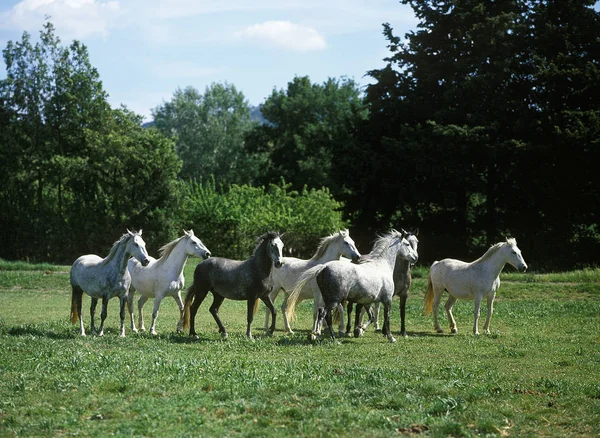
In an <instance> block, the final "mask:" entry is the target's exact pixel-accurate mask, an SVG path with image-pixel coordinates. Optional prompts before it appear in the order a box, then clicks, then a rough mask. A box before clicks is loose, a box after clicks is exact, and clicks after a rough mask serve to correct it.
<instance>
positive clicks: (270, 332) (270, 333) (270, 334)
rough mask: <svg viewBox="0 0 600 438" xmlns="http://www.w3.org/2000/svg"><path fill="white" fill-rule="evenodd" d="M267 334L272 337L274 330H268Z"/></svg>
mask: <svg viewBox="0 0 600 438" xmlns="http://www.w3.org/2000/svg"><path fill="white" fill-rule="evenodd" d="M267 336H268V337H270V338H272V337H273V332H272V331H271V330H268V331H267Z"/></svg>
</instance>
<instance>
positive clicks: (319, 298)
mask: <svg viewBox="0 0 600 438" xmlns="http://www.w3.org/2000/svg"><path fill="white" fill-rule="evenodd" d="M299 302H300V299H298V301H296V306H298V303H299ZM324 307H325V302H324V301H323V295H321V292H319V291H315V293H314V299H313V331H312V332H313V334H314V335H315V339H316V336H319V335H320V334H321V329H322V328H323V319H322V318H321V317H320V313H319V312H320V309H321V308H324ZM323 318H325V314H323Z"/></svg>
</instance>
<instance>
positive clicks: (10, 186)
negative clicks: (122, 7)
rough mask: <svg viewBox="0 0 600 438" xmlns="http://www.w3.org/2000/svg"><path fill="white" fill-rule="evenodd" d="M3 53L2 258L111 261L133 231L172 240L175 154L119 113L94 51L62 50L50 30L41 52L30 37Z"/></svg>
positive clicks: (161, 140) (46, 31) (151, 132)
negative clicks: (116, 244)
mask: <svg viewBox="0 0 600 438" xmlns="http://www.w3.org/2000/svg"><path fill="white" fill-rule="evenodd" d="M3 54H4V59H5V63H6V71H7V75H6V78H3V79H2V80H0V104H1V106H0V148H1V149H0V152H1V154H2V157H3V159H2V160H1V161H0V171H1V174H2V176H1V178H2V185H1V186H0V230H1V232H2V242H3V245H2V246H1V247H0V256H1V257H6V258H25V257H31V258H34V259H37V260H53V261H62V262H65V261H72V260H73V259H74V258H75V257H76V256H77V255H79V254H81V253H82V252H94V253H101V252H102V251H103V248H106V247H109V246H110V244H111V243H112V242H113V241H114V239H115V238H116V237H118V236H119V235H120V234H121V233H123V231H124V229H125V228H126V227H136V228H139V227H140V226H142V225H143V226H144V227H145V228H146V229H148V228H150V229H154V230H156V234H155V237H156V238H157V239H160V240H163V241H164V239H165V238H166V237H167V236H169V235H171V234H172V232H173V224H172V218H173V211H174V210H175V208H174V207H175V205H176V202H177V194H178V186H177V179H176V178H177V173H178V171H179V167H180V162H179V160H178V158H177V156H176V154H175V151H174V146H173V144H172V142H171V141H169V140H167V139H166V138H164V136H162V135H161V134H160V133H158V132H157V131H156V130H143V129H142V128H141V126H140V125H141V118H140V117H138V116H135V115H134V114H132V113H130V112H128V111H126V110H112V109H111V108H110V106H109V104H108V102H107V100H106V98H107V95H106V93H105V92H104V90H103V88H102V82H101V81H100V78H99V75H98V72H97V70H96V69H95V68H94V67H93V66H92V65H91V64H90V62H89V57H88V53H87V48H86V47H85V46H84V45H82V44H81V43H79V42H78V41H74V42H73V43H72V44H71V45H70V46H68V47H63V46H61V44H60V41H59V39H58V38H57V37H56V36H55V35H54V27H53V26H52V24H51V23H49V22H48V23H46V24H45V25H44V29H43V30H42V31H41V32H40V41H39V42H37V43H36V44H35V45H34V44H32V42H31V38H30V36H29V35H28V34H27V33H24V34H23V37H22V39H21V41H18V42H12V41H9V42H8V44H7V46H6V48H5V49H4V51H3ZM149 240H153V239H152V237H151V238H150V239H149ZM160 240H159V241H160Z"/></svg>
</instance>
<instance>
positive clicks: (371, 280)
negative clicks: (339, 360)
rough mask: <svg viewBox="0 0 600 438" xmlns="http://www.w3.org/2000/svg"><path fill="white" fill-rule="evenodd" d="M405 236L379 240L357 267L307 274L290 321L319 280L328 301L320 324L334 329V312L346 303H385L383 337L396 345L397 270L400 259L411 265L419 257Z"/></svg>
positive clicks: (338, 265)
mask: <svg viewBox="0 0 600 438" xmlns="http://www.w3.org/2000/svg"><path fill="white" fill-rule="evenodd" d="M404 237H405V234H404V233H400V232H398V231H396V230H392V231H390V232H389V233H387V234H386V235H384V236H381V237H380V238H379V239H377V241H376V242H375V244H374V246H373V251H371V253H370V256H369V257H368V258H367V259H365V260H364V261H363V260H361V261H359V263H357V264H354V263H345V262H343V261H341V260H336V261H332V262H329V263H325V264H323V265H318V266H316V267H314V268H312V269H309V270H308V271H306V272H305V273H304V274H303V275H302V276H301V277H300V280H298V283H297V285H296V287H295V288H294V291H293V292H292V294H291V295H290V298H289V302H290V303H289V308H288V318H291V317H293V314H294V308H295V304H296V298H297V296H298V294H299V292H300V290H301V289H302V288H303V287H304V285H305V284H306V283H307V282H308V281H311V280H312V279H313V278H316V280H317V285H318V287H319V290H320V291H321V296H322V298H323V302H324V306H323V307H321V308H319V321H318V323H319V324H321V323H322V321H323V318H325V319H326V321H327V325H328V326H329V329H330V330H331V329H332V327H331V324H332V317H331V311H332V310H333V309H334V308H335V307H336V306H337V305H338V304H340V303H342V302H343V301H346V300H347V301H352V302H355V303H359V304H362V305H368V304H371V303H375V302H382V303H383V306H384V320H385V321H384V323H383V335H384V336H386V337H387V339H388V340H389V341H390V342H396V340H395V339H394V337H393V336H392V334H391V331H390V306H391V304H392V296H393V294H394V279H393V269H394V265H395V263H396V257H402V258H404V259H406V260H408V261H410V262H411V263H415V262H416V261H417V258H418V257H417V254H416V253H415V252H414V250H413V249H412V247H411V246H410V244H409V243H408V241H407V240H406V239H405V238H404ZM331 337H332V339H335V338H334V335H333V330H331ZM311 338H312V339H313V340H314V339H315V338H316V333H313V334H312V336H311Z"/></svg>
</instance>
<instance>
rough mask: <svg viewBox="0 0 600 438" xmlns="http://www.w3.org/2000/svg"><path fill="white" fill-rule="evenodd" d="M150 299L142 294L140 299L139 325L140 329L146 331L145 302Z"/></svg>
mask: <svg viewBox="0 0 600 438" xmlns="http://www.w3.org/2000/svg"><path fill="white" fill-rule="evenodd" d="M146 301H148V297H146V296H144V295H140V299H139V300H138V327H139V329H140V331H142V332H145V331H146V327H145V326H144V304H146Z"/></svg>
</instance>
